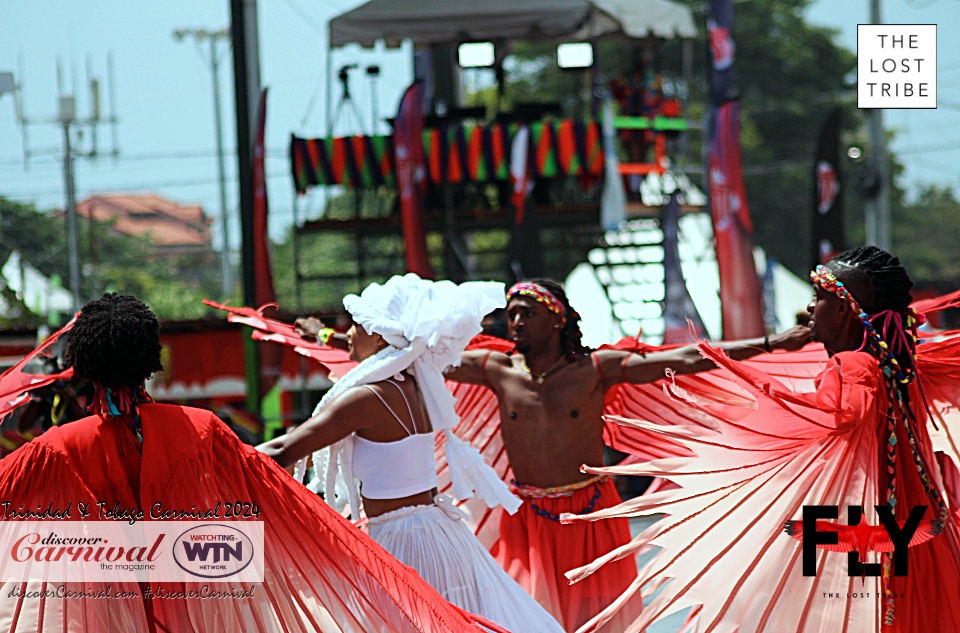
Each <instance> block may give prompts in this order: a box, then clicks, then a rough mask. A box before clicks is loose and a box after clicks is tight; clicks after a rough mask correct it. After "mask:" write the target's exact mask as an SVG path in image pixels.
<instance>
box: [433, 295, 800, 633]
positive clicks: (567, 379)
mask: <svg viewBox="0 0 960 633" xmlns="http://www.w3.org/2000/svg"><path fill="white" fill-rule="evenodd" d="M507 301H508V304H507V314H508V319H509V328H510V338H511V340H512V341H513V342H514V343H515V344H516V349H517V352H518V353H515V354H509V355H508V354H503V353H500V352H489V351H484V350H473V351H467V352H464V354H463V355H462V361H461V365H460V367H457V368H454V369H452V370H451V371H449V372H448V373H447V377H448V378H450V379H451V380H456V381H459V382H464V383H472V384H480V385H485V386H487V387H489V388H490V389H491V390H493V392H494V393H495V394H496V395H497V401H498V404H499V407H500V421H501V434H502V437H503V445H504V448H505V449H506V452H507V457H508V458H509V461H510V465H511V467H512V468H513V473H514V477H515V482H516V483H515V485H514V488H515V492H517V494H519V495H520V496H521V498H523V499H524V504H523V505H522V506H521V507H520V510H519V511H518V512H517V513H516V514H514V515H512V516H510V515H507V514H505V513H502V516H501V519H500V540H499V541H498V542H497V543H496V544H495V545H494V547H493V550H492V551H491V553H492V554H493V555H494V557H495V558H496V559H497V561H498V562H499V563H500V564H501V565H502V566H503V567H504V569H506V570H507V572H508V573H509V574H510V575H511V576H513V578H514V579H515V580H517V582H519V583H520V585H521V586H523V587H524V588H525V589H527V590H528V591H529V592H530V593H531V595H533V596H534V598H536V599H537V600H538V601H539V602H540V603H541V604H542V605H543V606H544V607H545V608H546V609H547V610H548V611H550V612H551V613H552V614H553V615H554V616H555V617H556V618H557V619H558V620H559V621H560V622H561V623H562V624H563V625H564V627H565V628H566V629H567V630H568V631H574V630H576V629H577V628H578V627H579V626H580V625H582V624H583V623H584V622H586V621H588V620H589V619H590V618H592V617H593V616H594V615H596V614H597V613H599V612H600V611H601V610H602V609H603V608H604V607H606V606H607V605H608V604H610V603H611V602H612V601H613V600H614V599H615V598H617V597H618V596H619V595H620V594H621V593H622V592H623V590H624V589H626V588H627V586H628V585H629V584H630V582H631V581H632V580H633V579H634V578H636V575H637V568H636V563H635V561H634V559H633V557H627V558H625V559H623V560H622V561H619V562H617V563H612V564H608V565H606V566H604V567H603V568H602V569H601V570H600V571H598V572H597V573H595V574H593V575H592V576H589V577H588V578H586V579H584V580H582V581H581V582H579V583H577V584H575V585H572V586H571V585H569V584H568V581H567V579H566V577H564V575H563V574H564V572H566V571H569V570H570V569H573V568H576V567H580V566H582V565H585V564H587V563H589V562H592V561H593V560H594V559H595V558H597V557H598V556H600V555H602V554H605V553H607V552H610V551H611V550H613V549H615V548H617V547H619V546H620V545H623V544H625V543H627V542H628V541H629V540H630V527H629V524H628V522H627V520H626V519H618V520H605V521H596V522H578V523H574V524H570V525H562V524H561V523H560V522H559V521H558V518H559V515H560V514H562V513H564V512H572V513H574V514H586V513H588V512H592V511H596V510H600V509H602V508H607V507H611V506H614V505H616V504H618V503H620V497H619V495H618V494H617V492H616V489H615V487H614V485H613V483H612V482H611V481H609V479H608V478H605V477H592V476H590V475H587V474H584V473H581V472H580V467H581V466H582V465H583V464H588V465H591V466H594V465H596V466H600V465H603V427H604V423H603V419H602V415H603V399H604V394H605V393H606V391H607V390H608V389H610V388H611V387H613V386H614V385H616V384H619V383H621V382H628V383H635V384H639V383H650V382H654V381H656V380H658V379H660V378H663V377H664V370H666V369H667V368H669V369H672V370H674V371H675V372H676V373H678V374H691V373H696V372H700V371H705V370H709V369H712V368H713V367H714V365H713V363H712V362H710V361H708V360H705V359H704V358H703V357H702V356H701V355H700V353H699V352H698V351H697V349H696V347H695V346H690V347H683V348H678V349H675V350H671V351H667V352H659V353H655V354H648V355H645V356H644V355H639V354H634V353H632V352H626V351H620V350H599V351H594V352H591V350H589V349H587V348H585V347H584V346H583V344H582V343H581V340H580V338H581V333H580V327H579V325H578V324H577V322H578V321H579V319H580V316H579V315H578V314H577V313H576V312H575V311H574V310H573V309H572V308H571V307H570V304H569V302H568V300H567V297H566V294H565V293H564V290H563V287H562V286H561V285H560V284H558V283H556V282H553V281H549V280H536V281H535V282H522V283H520V284H517V285H515V286H513V287H512V288H511V289H510V290H509V292H508V293H507ZM809 338H810V335H809V330H808V329H807V328H806V327H801V326H797V327H794V328H792V329H790V330H787V331H786V332H783V333H781V334H775V335H771V336H769V337H762V338H757V339H751V340H745V341H738V342H730V343H720V344H719V345H718V347H720V348H722V349H724V350H725V351H726V352H727V353H728V354H729V355H730V356H731V357H732V358H734V359H737V360H742V359H746V358H749V357H751V356H755V355H757V354H760V353H761V352H763V351H771V350H773V349H784V350H796V349H799V348H800V347H802V346H803V345H804V344H805V343H807V342H808V341H809ZM619 615H620V616H621V617H622V622H619V621H618V622H611V623H610V625H609V626H610V630H624V628H625V626H626V625H627V624H629V622H631V621H632V620H633V617H634V616H635V615H636V612H635V611H634V612H631V611H630V610H629V609H621V611H620V614H619Z"/></svg>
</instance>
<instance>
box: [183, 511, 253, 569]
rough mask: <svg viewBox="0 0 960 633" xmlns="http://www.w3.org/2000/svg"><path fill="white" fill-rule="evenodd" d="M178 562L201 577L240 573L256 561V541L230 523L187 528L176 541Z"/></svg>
mask: <svg viewBox="0 0 960 633" xmlns="http://www.w3.org/2000/svg"><path fill="white" fill-rule="evenodd" d="M173 556H174V559H175V560H176V562H177V565H179V566H180V568H181V569H183V570H184V571H186V572H188V573H190V574H192V575H194V576H200V577H202V578H226V577H228V576H232V575H234V574H237V573H239V572H240V571H241V570H242V569H243V568H245V567H246V566H247V565H249V564H250V562H251V561H252V560H253V542H252V541H251V540H250V538H249V537H247V535H246V534H244V533H243V532H241V531H240V530H238V529H237V528H235V527H231V526H227V525H212V524H211V525H204V526H198V527H195V528H192V529H190V530H187V531H186V532H184V533H183V534H181V535H180V537H179V538H177V540H176V545H175V547H174V551H173Z"/></svg>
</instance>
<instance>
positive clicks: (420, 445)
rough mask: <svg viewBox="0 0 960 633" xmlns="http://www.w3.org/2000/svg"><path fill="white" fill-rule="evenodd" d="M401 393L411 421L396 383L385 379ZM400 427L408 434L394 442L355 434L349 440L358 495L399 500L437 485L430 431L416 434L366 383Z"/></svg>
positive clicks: (411, 416) (401, 391)
mask: <svg viewBox="0 0 960 633" xmlns="http://www.w3.org/2000/svg"><path fill="white" fill-rule="evenodd" d="M386 382H389V383H390V384H392V385H393V386H394V387H396V388H397V390H398V391H400V394H401V395H403V400H404V402H405V403H406V405H407V411H408V412H409V413H410V420H411V422H413V420H414V417H413V411H412V410H411V409H410V403H409V402H407V397H406V395H404V393H403V390H402V389H400V385H398V384H396V383H395V382H393V381H392V380H387V381H386ZM364 387H366V388H367V389H370V391H371V392H373V393H374V395H376V396H377V397H378V398H380V401H381V402H383V405H384V406H385V407H387V410H388V411H390V414H391V415H393V417H394V418H396V420H397V422H399V423H400V426H402V427H403V429H404V430H405V431H406V432H407V433H408V434H409V435H408V436H407V437H405V438H403V439H402V440H397V441H396V442H373V441H371V440H367V439H364V438H362V437H360V436H359V435H357V436H355V437H354V442H353V476H354V477H356V478H357V479H358V480H359V481H360V494H361V495H363V496H364V497H366V498H367V499H401V498H403V497H409V496H410V495H415V494H417V493H419V492H426V491H427V490H432V489H434V488H436V487H437V485H438V482H437V464H436V460H435V458H434V434H433V433H417V432H416V429H415V428H413V429H410V428H407V425H406V424H404V423H403V420H401V419H400V417H399V416H398V415H397V414H396V413H395V412H394V410H393V409H391V408H390V405H388V404H387V403H386V401H385V400H384V399H383V398H382V397H381V396H380V394H379V393H377V392H376V391H375V390H374V389H372V388H371V387H370V386H368V385H364Z"/></svg>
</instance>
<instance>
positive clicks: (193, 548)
mask: <svg viewBox="0 0 960 633" xmlns="http://www.w3.org/2000/svg"><path fill="white" fill-rule="evenodd" d="M180 543H181V544H182V545H183V550H184V553H185V554H186V555H187V560H188V561H190V562H191V563H193V562H196V561H197V559H198V558H199V559H200V560H201V561H203V562H205V563H207V562H209V563H219V562H220V561H221V560H223V561H229V560H230V559H231V558H233V559H235V560H238V561H241V560H243V541H237V543H236V544H235V545H234V546H233V547H231V546H230V544H229V543H190V542H188V541H180ZM210 552H213V560H210V559H209V558H208V556H209V555H210Z"/></svg>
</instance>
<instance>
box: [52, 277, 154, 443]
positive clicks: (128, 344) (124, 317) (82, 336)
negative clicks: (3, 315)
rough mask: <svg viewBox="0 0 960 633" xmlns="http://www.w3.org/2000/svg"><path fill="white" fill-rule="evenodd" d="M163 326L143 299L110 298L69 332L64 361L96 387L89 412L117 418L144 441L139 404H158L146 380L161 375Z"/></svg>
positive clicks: (91, 306)
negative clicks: (145, 387)
mask: <svg viewBox="0 0 960 633" xmlns="http://www.w3.org/2000/svg"><path fill="white" fill-rule="evenodd" d="M160 349H161V345H160V325H159V323H158V322H157V317H156V315H155V314H154V313H153V312H151V311H150V308H148V307H147V306H146V304H144V303H143V302H142V301H140V300H139V299H137V298H135V297H131V296H129V295H118V294H115V293H110V294H105V295H103V296H102V297H100V298H99V299H97V300H95V301H91V302H89V303H87V304H86V305H85V306H83V308H81V309H80V314H79V315H78V316H77V320H76V322H75V323H74V325H73V328H72V329H71V330H70V331H69V332H67V334H66V349H65V351H64V360H65V361H66V363H67V364H68V365H69V366H71V367H73V370H74V373H75V375H76V376H78V377H81V378H87V379H89V380H91V381H92V382H93V383H94V387H95V392H94V397H93V401H92V402H91V404H90V407H89V408H88V409H87V411H88V413H94V414H97V415H101V416H103V417H104V418H109V419H116V420H119V421H121V422H123V423H124V424H126V425H127V426H128V428H130V430H131V431H132V432H133V434H134V436H135V437H136V438H137V440H138V441H140V442H142V441H143V433H142V430H141V427H140V416H139V413H138V412H137V404H143V403H148V402H153V400H152V399H151V398H150V396H149V395H147V392H146V390H145V389H144V382H145V381H146V379H147V378H149V377H150V376H151V375H152V374H153V373H154V372H156V371H161V370H162V369H163V365H162V364H161V363H160Z"/></svg>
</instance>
